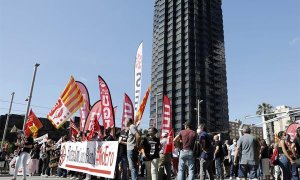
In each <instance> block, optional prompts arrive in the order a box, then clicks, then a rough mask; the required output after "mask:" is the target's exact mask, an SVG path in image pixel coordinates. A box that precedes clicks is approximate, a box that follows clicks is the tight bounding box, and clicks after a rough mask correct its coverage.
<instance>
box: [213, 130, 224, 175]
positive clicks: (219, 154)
mask: <svg viewBox="0 0 300 180" xmlns="http://www.w3.org/2000/svg"><path fill="white" fill-rule="evenodd" d="M214 141H215V152H214V159H215V167H216V172H217V173H216V175H217V179H224V172H223V158H224V156H223V149H222V143H221V142H220V141H219V135H215V136H214Z"/></svg>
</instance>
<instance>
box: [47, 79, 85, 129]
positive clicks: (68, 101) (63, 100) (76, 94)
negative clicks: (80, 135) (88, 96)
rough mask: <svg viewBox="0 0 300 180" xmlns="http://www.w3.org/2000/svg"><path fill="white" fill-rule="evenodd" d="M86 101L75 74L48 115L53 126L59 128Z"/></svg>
mask: <svg viewBox="0 0 300 180" xmlns="http://www.w3.org/2000/svg"><path fill="white" fill-rule="evenodd" d="M83 103H84V99H83V96H82V94H81V91H80V89H79V88H78V86H77V84H76V82H75V80H74V78H73V76H71V78H70V81H69V82H68V84H67V86H66V88H65V89H64V91H63V92H62V94H61V95H60V97H59V99H58V102H57V103H56V104H55V106H54V107H53V108H52V110H51V111H50V112H49V114H48V115H47V118H48V119H49V120H50V121H51V123H52V124H53V126H54V127H55V128H57V129H59V128H60V127H61V126H62V125H63V124H64V123H65V122H66V121H67V119H69V118H70V117H71V116H72V114H74V113H75V112H76V111H77V110H78V109H79V108H80V107H81V106H82V105H83Z"/></svg>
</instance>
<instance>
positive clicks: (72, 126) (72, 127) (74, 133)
mask: <svg viewBox="0 0 300 180" xmlns="http://www.w3.org/2000/svg"><path fill="white" fill-rule="evenodd" d="M70 130H71V135H72V136H74V137H75V136H77V134H78V133H79V130H78V128H77V126H76V124H75V122H74V120H73V119H70Z"/></svg>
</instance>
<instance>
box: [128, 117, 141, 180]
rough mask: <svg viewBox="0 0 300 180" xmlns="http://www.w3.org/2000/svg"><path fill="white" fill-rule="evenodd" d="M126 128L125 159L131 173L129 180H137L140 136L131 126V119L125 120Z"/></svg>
mask: <svg viewBox="0 0 300 180" xmlns="http://www.w3.org/2000/svg"><path fill="white" fill-rule="evenodd" d="M125 122H126V127H127V128H128V138H127V158H128V164H129V169H130V171H131V179H132V180H137V176H138V167H137V162H138V155H139V153H138V145H139V141H140V134H139V132H138V130H137V127H136V126H135V125H134V124H133V120H132V119H131V118H129V119H126V121H125Z"/></svg>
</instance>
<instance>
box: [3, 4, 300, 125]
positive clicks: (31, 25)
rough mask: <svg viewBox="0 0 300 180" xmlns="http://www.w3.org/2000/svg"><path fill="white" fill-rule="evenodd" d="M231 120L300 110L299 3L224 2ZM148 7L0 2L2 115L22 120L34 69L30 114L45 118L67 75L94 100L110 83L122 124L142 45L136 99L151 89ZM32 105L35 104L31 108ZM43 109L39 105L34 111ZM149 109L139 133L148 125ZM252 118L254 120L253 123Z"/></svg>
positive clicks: (150, 19)
mask: <svg viewBox="0 0 300 180" xmlns="http://www.w3.org/2000/svg"><path fill="white" fill-rule="evenodd" d="M222 8H223V20H224V32H225V53H226V61H227V79H228V99H229V116H230V119H231V120H233V119H236V118H242V117H243V116H245V115H253V114H255V112H256V109H257V106H258V104H260V103H262V102H268V103H270V104H272V105H273V106H278V105H283V104H285V105H289V106H292V107H300V83H299V82H300V73H299V69H300V53H299V52H300V1H289V2H285V3H283V2H276V1H271V0H268V1H258V0H254V1H238V0H230V1H223V7H222ZM152 23H153V1H152V0H147V1H141V0H131V1H121V0H119V1H116V0H109V1H104V0H102V1H97V0H91V1H73V0H72V1H71V0H65V1H58V0H45V1H39V0H28V1H15V0H6V1H5V0H3V1H0V68H1V70H0V84H1V86H0V87H1V88H0V114H6V113H7V112H8V107H9V103H8V102H7V101H10V98H11V96H10V94H11V92H13V91H14V92H15V93H16V94H15V102H16V103H14V104H13V109H12V113H17V114H24V113H25V111H26V105H24V104H26V102H25V99H26V98H27V97H28V95H29V90H30V85H31V80H32V75H33V70H34V64H35V63H36V62H38V63H40V64H41V65H40V67H39V68H38V72H37V76H36V81H35V87H34V92H33V98H32V105H33V107H32V108H33V110H34V111H35V112H36V114H37V115H38V116H41V117H45V116H46V114H47V113H48V112H49V110H50V108H52V107H53V105H54V104H55V102H56V101H57V99H58V97H59V95H60V93H61V92H62V90H63V88H64V87H65V85H66V83H67V82H68V80H69V77H70V75H73V76H74V77H75V79H76V80H79V81H82V82H84V83H85V84H86V86H87V87H88V89H89V93H90V97H91V104H93V103H94V102H96V101H97V100H98V99H99V97H100V96H99V89H98V82H97V81H98V80H97V76H98V75H101V76H102V77H103V78H104V79H105V81H106V82H107V83H108V86H109V88H110V91H111V94H112V100H113V104H114V105H115V106H118V107H119V109H118V111H117V116H116V123H117V125H120V118H121V111H122V103H123V96H124V93H125V92H126V93H127V94H129V96H131V97H132V98H133V94H134V92H133V91H134V84H133V83H134V82H133V81H134V74H133V69H134V60H135V54H136V50H137V47H138V45H139V43H140V42H141V41H143V42H144V58H143V77H142V94H144V92H145V91H146V88H147V86H148V85H149V84H150V76H151V51H152V49H151V47H152ZM34 105H35V106H34ZM37 106H41V107H37ZM148 117H149V106H148V107H146V109H145V113H144V116H143V121H142V125H141V127H142V128H145V127H147V124H148V123H147V121H148ZM258 121H259V119H255V120H254V121H253V122H258Z"/></svg>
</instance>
